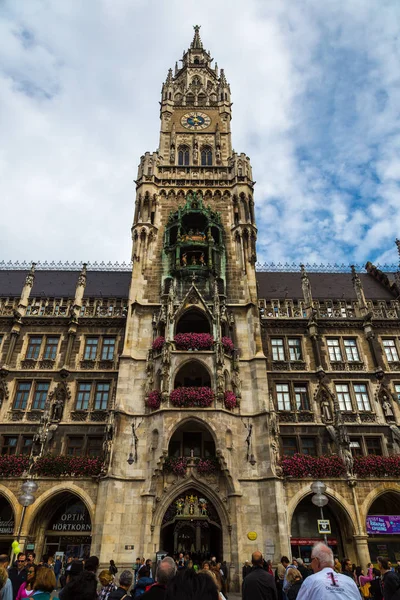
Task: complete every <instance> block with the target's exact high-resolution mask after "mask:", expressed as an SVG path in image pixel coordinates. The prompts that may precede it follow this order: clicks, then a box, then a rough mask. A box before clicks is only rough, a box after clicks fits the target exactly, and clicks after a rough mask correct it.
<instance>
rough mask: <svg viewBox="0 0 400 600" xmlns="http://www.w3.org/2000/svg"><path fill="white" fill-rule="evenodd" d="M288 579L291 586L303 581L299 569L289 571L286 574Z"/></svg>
mask: <svg viewBox="0 0 400 600" xmlns="http://www.w3.org/2000/svg"><path fill="white" fill-rule="evenodd" d="M286 579H287V581H288V583H290V585H293V584H294V583H296V582H297V581H301V580H302V579H303V578H302V576H301V573H300V571H298V570H297V569H289V570H288V572H287V573H286Z"/></svg>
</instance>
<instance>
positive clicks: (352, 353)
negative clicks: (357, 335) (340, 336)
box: [343, 338, 360, 362]
mask: <svg viewBox="0 0 400 600" xmlns="http://www.w3.org/2000/svg"><path fill="white" fill-rule="evenodd" d="M343 343H344V350H345V352H346V358H347V360H348V361H349V362H357V361H359V360H360V355H359V354H358V349H357V343H356V340H355V339H350V338H347V339H344V340H343Z"/></svg>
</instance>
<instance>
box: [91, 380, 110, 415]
mask: <svg viewBox="0 0 400 600" xmlns="http://www.w3.org/2000/svg"><path fill="white" fill-rule="evenodd" d="M109 395H110V384H109V383H98V384H97V385H96V396H95V400H94V409H95V410H106V409H107V405H108V397H109Z"/></svg>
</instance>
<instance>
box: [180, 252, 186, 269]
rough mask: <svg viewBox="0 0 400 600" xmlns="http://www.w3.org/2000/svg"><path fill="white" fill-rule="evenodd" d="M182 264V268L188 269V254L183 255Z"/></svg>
mask: <svg viewBox="0 0 400 600" xmlns="http://www.w3.org/2000/svg"><path fill="white" fill-rule="evenodd" d="M181 264H182V267H186V265H187V254H186V252H184V253H183V254H182V261H181Z"/></svg>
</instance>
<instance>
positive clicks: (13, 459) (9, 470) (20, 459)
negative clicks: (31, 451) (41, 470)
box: [0, 454, 29, 477]
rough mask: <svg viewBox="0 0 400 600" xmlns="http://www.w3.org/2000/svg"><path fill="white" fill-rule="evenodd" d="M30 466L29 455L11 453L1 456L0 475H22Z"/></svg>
mask: <svg viewBox="0 0 400 600" xmlns="http://www.w3.org/2000/svg"><path fill="white" fill-rule="evenodd" d="M28 466H29V456H25V455H24V454H11V455H4V456H0V476H1V477H20V476H21V475H22V474H23V473H24V472H25V471H26V470H27V468H28Z"/></svg>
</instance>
